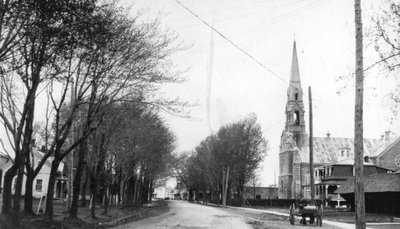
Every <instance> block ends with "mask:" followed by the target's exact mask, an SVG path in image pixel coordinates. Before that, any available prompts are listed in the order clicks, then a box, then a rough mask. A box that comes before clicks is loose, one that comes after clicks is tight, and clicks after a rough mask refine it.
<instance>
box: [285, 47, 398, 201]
mask: <svg viewBox="0 0 400 229" xmlns="http://www.w3.org/2000/svg"><path fill="white" fill-rule="evenodd" d="M285 114H286V122H285V127H284V129H283V131H282V135H281V143H280V152H279V183H278V185H279V191H278V192H279V193H278V195H279V198H280V199H297V198H302V197H306V198H307V197H309V196H310V183H309V181H310V174H309V136H308V134H307V132H306V125H305V110H304V102H303V90H302V87H301V81H300V73H299V64H298V58H297V50H296V42H294V43H293V53H292V63H291V71H290V82H289V87H288V89H287V103H286V109H285ZM313 155H314V156H313V159H314V168H318V167H324V166H326V165H333V164H335V163H340V162H341V161H348V160H351V159H353V158H354V139H353V138H338V137H331V136H330V134H329V133H328V134H327V135H326V137H314V138H313ZM364 155H365V158H366V159H368V160H369V158H370V159H371V160H370V161H371V163H373V164H374V165H375V166H379V167H382V168H388V169H390V170H391V171H399V170H400V138H397V139H395V138H391V137H390V132H387V133H386V136H382V137H381V138H380V139H364ZM397 161H399V163H396V162H397ZM353 164H354V162H353ZM316 191H318V189H316ZM316 194H318V193H316Z"/></svg>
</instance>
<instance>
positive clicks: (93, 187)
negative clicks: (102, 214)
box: [90, 176, 97, 219]
mask: <svg viewBox="0 0 400 229" xmlns="http://www.w3.org/2000/svg"><path fill="white" fill-rule="evenodd" d="M90 192H91V194H92V195H91V197H92V206H90V207H91V208H90V216H91V217H92V218H93V219H96V196H97V178H96V177H95V176H91V182H90Z"/></svg>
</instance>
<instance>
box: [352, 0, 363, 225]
mask: <svg viewBox="0 0 400 229" xmlns="http://www.w3.org/2000/svg"><path fill="white" fill-rule="evenodd" d="M354 11H355V20H354V21H355V27H356V85H355V88H356V101H355V115H354V167H355V184H354V200H355V207H356V229H365V227H366V225H365V196H364V177H363V176H364V164H363V163H364V161H363V159H364V147H363V138H364V136H363V97H364V94H363V93H364V72H363V71H364V66H363V37H362V36H363V31H362V17H361V0H354Z"/></svg>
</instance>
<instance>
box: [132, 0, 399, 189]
mask: <svg viewBox="0 0 400 229" xmlns="http://www.w3.org/2000/svg"><path fill="white" fill-rule="evenodd" d="M179 1H180V2H181V3H182V4H183V5H184V6H186V7H187V8H189V9H190V10H192V11H193V12H194V13H195V14H197V15H199V17H200V18H202V19H203V20H205V21H206V22H207V23H209V24H213V25H214V27H215V28H216V29H217V30H218V31H219V32H221V33H222V34H223V35H225V36H226V37H227V38H229V39H230V40H231V41H233V42H234V43H235V44H237V45H238V46H239V47H240V48H242V49H243V50H245V51H246V52H247V53H249V54H250V55H251V56H253V57H254V58H255V59H256V60H257V61H259V62H260V63H262V65H264V66H266V67H267V68H268V69H269V70H271V71H273V72H274V73H276V75H277V76H276V75H274V74H272V73H271V72H269V71H267V70H266V69H264V68H263V67H261V66H260V65H259V64H257V63H256V62H255V61H254V60H252V59H251V58H249V57H248V56H246V55H245V54H243V53H242V52H241V51H239V50H238V49H237V48H235V47H234V46H233V45H232V44H230V43H229V42H228V41H226V40H225V39H223V38H222V37H221V36H220V35H219V34H216V33H214V35H213V39H212V38H211V29H210V28H209V27H207V26H206V25H204V24H203V23H202V22H201V21H200V20H199V19H197V18H196V17H195V16H193V15H191V14H190V13H189V12H188V11H187V10H186V9H184V8H183V7H182V6H180V5H179V4H178V3H177V2H176V1H175V0H152V1H147V0H137V1H135V3H134V4H133V7H132V12H134V11H136V10H137V9H141V11H142V12H143V18H152V17H154V16H155V15H160V16H161V19H162V24H163V26H166V27H168V28H170V29H172V30H174V31H175V32H176V33H177V34H179V36H180V39H181V40H182V41H184V43H185V44H187V45H192V47H191V48H189V49H187V50H186V51H183V52H180V53H178V54H176V56H174V58H173V61H174V64H175V65H176V66H177V68H178V69H186V68H187V67H190V69H189V70H188V72H187V75H188V81H187V82H185V83H183V84H181V85H174V86H169V87H166V88H165V91H166V93H167V95H169V96H171V97H174V96H179V97H180V98H181V99H184V100H187V101H190V102H197V103H198V104H199V105H198V106H197V107H194V108H192V109H191V115H192V116H193V117H194V118H193V119H182V118H178V117H173V116H170V115H165V118H166V120H167V122H168V124H169V126H170V127H171V129H172V131H173V132H174V133H175V135H176V136H177V145H178V150H179V151H183V150H193V149H194V147H195V146H196V145H197V144H198V143H199V142H200V141H201V140H203V139H204V138H205V137H206V136H207V135H209V134H210V130H209V125H208V118H207V95H208V90H207V85H208V84H209V81H208V77H209V76H210V72H211V73H212V74H211V92H210V101H211V112H210V114H211V115H210V119H211V127H212V131H213V132H216V131H218V128H219V127H221V125H224V124H227V123H229V122H234V121H237V120H239V119H241V118H243V117H245V116H246V115H247V114H249V113H255V114H257V116H258V120H259V123H260V124H261V126H262V129H263V133H264V137H265V138H266V139H267V140H268V141H269V151H268V156H267V158H266V160H265V162H264V163H263V169H262V170H261V172H260V178H261V179H260V182H261V183H262V184H263V185H269V184H273V183H274V171H276V176H278V173H279V171H278V170H279V165H278V162H279V160H278V153H279V143H280V136H281V133H282V130H283V128H284V120H285V104H286V100H287V97H286V90H287V87H288V84H287V82H288V80H289V74H290V64H291V55H292V45H293V41H294V39H295V40H296V42H297V49H298V50H297V51H298V58H299V66H300V77H301V83H302V88H303V91H304V98H303V99H304V101H305V106H306V111H307V112H306V122H307V127H306V128H307V132H308V128H309V127H308V104H307V102H306V101H307V100H308V93H307V88H308V86H311V87H312V90H313V104H314V106H313V107H314V136H325V135H326V133H327V132H328V131H329V132H330V133H331V134H332V137H353V126H354V125H353V117H354V88H353V86H352V84H353V81H351V80H345V81H340V80H339V81H338V78H339V76H342V75H349V74H351V73H352V72H353V70H354V62H355V61H354V59H355V55H354V45H355V39H354V12H353V11H354V6H353V4H354V3H353V1H349V0H267V1H256V0H234V1H232V0H220V1H213V0H201V1H192V0H179ZM126 2H127V4H131V2H130V1H126ZM363 2H364V3H363V10H364V12H363V13H364V15H363V16H364V18H365V20H364V26H365V27H368V26H369V25H370V23H369V20H368V19H369V18H370V17H371V15H373V14H374V13H375V10H376V9H377V7H376V6H374V7H373V6H372V0H371V1H363ZM365 30H366V31H367V29H365ZM211 42H212V43H213V50H214V51H213V54H210V50H211V45H210V44H211ZM365 43H367V42H365ZM211 55H213V57H212V58H210V57H211ZM210 60H213V61H212V64H210ZM373 61H374V53H373V52H368V51H367V52H366V60H365V62H366V65H368V63H372V62H373ZM210 66H212V70H210ZM371 75H373V76H369V78H370V79H367V83H366V84H367V85H366V92H365V93H366V101H365V125H364V127H365V137H370V138H379V136H380V135H381V134H382V133H383V132H384V131H385V130H389V129H391V130H393V131H394V132H396V130H394V127H393V126H391V125H390V123H389V121H388V120H389V118H390V116H389V112H388V104H387V102H385V99H384V98H385V95H386V94H387V90H386V89H385V88H386V87H387V86H388V85H391V84H390V82H388V81H387V80H382V77H381V78H379V79H378V77H377V76H376V75H377V74H376V73H375V74H371ZM279 78H283V79H284V80H281V79H279ZM344 85H347V87H346V88H345V89H343V86H344ZM338 91H341V93H340V94H338V93H337V92H338ZM386 97H387V96H386Z"/></svg>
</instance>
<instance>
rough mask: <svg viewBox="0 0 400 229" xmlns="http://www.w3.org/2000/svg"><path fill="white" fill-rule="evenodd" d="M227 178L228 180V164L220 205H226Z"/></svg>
mask: <svg viewBox="0 0 400 229" xmlns="http://www.w3.org/2000/svg"><path fill="white" fill-rule="evenodd" d="M228 180H229V166H228V169H227V170H226V177H225V185H224V192H223V193H224V197H223V199H222V205H223V206H226V197H227V194H228Z"/></svg>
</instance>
